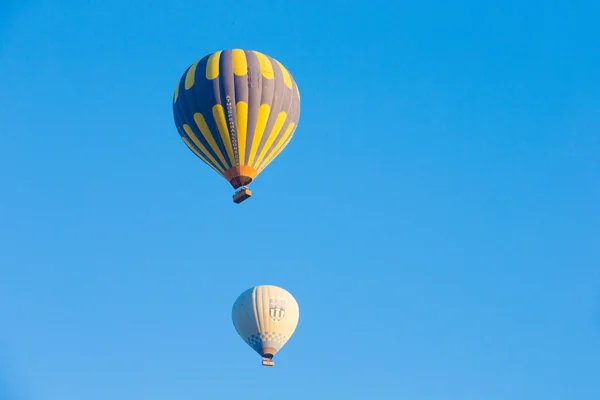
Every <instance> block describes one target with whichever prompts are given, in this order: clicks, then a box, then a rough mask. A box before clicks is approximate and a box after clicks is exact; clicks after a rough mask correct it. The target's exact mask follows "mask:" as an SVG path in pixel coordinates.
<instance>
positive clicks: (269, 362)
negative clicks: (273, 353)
mask: <svg viewBox="0 0 600 400" xmlns="http://www.w3.org/2000/svg"><path fill="white" fill-rule="evenodd" d="M262 365H263V367H274V366H275V362H274V361H273V360H272V359H270V358H267V357H263V360H262Z"/></svg>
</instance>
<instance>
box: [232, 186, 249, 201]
mask: <svg viewBox="0 0 600 400" xmlns="http://www.w3.org/2000/svg"><path fill="white" fill-rule="evenodd" d="M250 197H252V191H251V190H250V189H248V188H247V187H246V186H244V187H242V188H241V189H240V190H238V191H237V192H235V194H234V195H233V202H234V203H235V204H240V203H241V202H242V201H244V200H246V199H249V198H250Z"/></svg>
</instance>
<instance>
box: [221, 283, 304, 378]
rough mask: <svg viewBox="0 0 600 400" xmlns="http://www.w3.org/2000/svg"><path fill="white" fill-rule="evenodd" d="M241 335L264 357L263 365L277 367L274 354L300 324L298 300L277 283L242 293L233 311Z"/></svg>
mask: <svg viewBox="0 0 600 400" xmlns="http://www.w3.org/2000/svg"><path fill="white" fill-rule="evenodd" d="M231 316H232V319H233V326H234V327H235V329H236V331H237V333H238V334H239V335H240V337H241V338H242V339H243V340H244V341H245V342H246V343H247V344H248V345H249V346H250V347H252V348H253V349H254V351H256V352H257V353H258V354H260V355H261V356H262V360H263V361H262V365H264V366H271V367H272V366H274V365H275V363H274V362H273V356H275V354H277V352H278V351H279V350H281V348H282V347H283V346H284V345H285V344H286V343H287V341H288V340H289V339H290V337H291V336H292V334H293V333H294V331H295V330H296V326H297V325H298V319H299V318H300V310H299V308H298V303H297V302H296V299H294V297H293V296H292V295H291V294H290V293H289V292H288V291H286V290H285V289H282V288H280V287H277V286H271V285H263V286H256V287H253V288H250V289H248V290H246V291H245V292H244V293H242V294H241V295H240V296H239V297H238V298H237V300H236V301H235V303H234V304H233V309H232V311H231Z"/></svg>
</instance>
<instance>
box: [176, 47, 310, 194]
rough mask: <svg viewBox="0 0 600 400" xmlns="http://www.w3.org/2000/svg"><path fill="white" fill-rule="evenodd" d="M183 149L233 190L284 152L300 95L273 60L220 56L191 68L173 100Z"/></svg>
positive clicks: (250, 54)
mask: <svg viewBox="0 0 600 400" xmlns="http://www.w3.org/2000/svg"><path fill="white" fill-rule="evenodd" d="M173 115H174V119H175V125H176V127H177V130H178V131H179V134H180V136H181V138H182V139H183V141H184V143H185V144H186V145H187V147H188V148H189V149H190V150H191V151H192V152H194V153H195V154H196V156H198V157H199V158H200V159H201V160H202V161H204V162H205V163H206V164H208V165H209V166H210V167H211V168H212V169H213V170H215V171H216V172H217V173H218V174H219V175H221V176H223V177H225V179H227V180H228V181H229V182H230V183H231V185H232V186H233V187H234V188H235V189H237V188H239V187H241V186H244V185H247V184H249V183H250V182H252V180H253V179H254V178H256V176H257V175H258V174H259V173H260V172H261V171H262V170H263V169H264V168H265V167H266V166H267V165H269V164H270V163H271V162H272V161H273V160H274V159H275V157H277V156H278V155H279V153H280V152H281V151H282V150H283V149H284V148H285V147H286V146H287V144H288V143H289V141H290V140H291V138H292V136H293V135H294V131H295V130H296V126H297V124H298V119H299V118H300V92H299V91H298V86H297V85H296V82H295V81H294V79H293V78H292V75H291V74H290V73H289V72H288V71H287V70H286V68H285V67H284V66H283V65H282V64H281V63H280V62H279V61H277V60H275V59H274V58H271V57H269V56H267V55H265V54H262V53H260V52H258V51H252V50H240V49H234V50H221V51H217V52H215V53H212V54H209V55H207V56H205V57H203V58H202V59H200V60H198V61H196V62H195V63H194V64H192V65H191V66H190V67H189V68H188V69H187V70H186V71H185V72H184V74H183V75H182V77H181V79H180V80H179V83H178V84H177V87H176V89H175V95H174V97H173Z"/></svg>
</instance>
